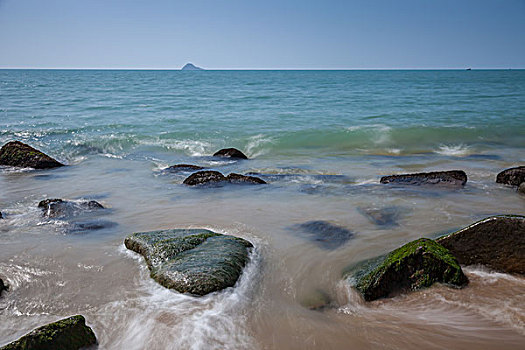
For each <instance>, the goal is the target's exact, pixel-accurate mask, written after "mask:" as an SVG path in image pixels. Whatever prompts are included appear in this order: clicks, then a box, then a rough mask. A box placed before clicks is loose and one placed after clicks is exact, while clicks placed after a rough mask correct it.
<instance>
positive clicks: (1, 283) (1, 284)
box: [0, 278, 7, 295]
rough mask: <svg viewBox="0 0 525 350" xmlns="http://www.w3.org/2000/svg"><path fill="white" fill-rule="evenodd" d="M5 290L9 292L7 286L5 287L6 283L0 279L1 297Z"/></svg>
mask: <svg viewBox="0 0 525 350" xmlns="http://www.w3.org/2000/svg"><path fill="white" fill-rule="evenodd" d="M4 290H7V285H5V284H4V281H3V280H2V279H1V278H0V295H2V292H3V291H4Z"/></svg>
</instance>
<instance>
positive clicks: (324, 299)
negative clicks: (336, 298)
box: [300, 289, 334, 311]
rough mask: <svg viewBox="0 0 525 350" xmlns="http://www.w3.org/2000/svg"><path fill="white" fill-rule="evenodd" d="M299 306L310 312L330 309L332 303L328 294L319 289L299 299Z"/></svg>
mask: <svg viewBox="0 0 525 350" xmlns="http://www.w3.org/2000/svg"><path fill="white" fill-rule="evenodd" d="M300 304H301V305H302V306H303V307H305V308H307V309H310V310H315V311H322V310H325V309H328V308H330V307H332V306H333V304H334V302H333V300H332V298H330V296H329V295H328V293H326V292H325V291H323V290H321V289H315V290H314V291H312V292H310V293H309V294H307V295H306V296H304V297H303V298H301V301H300Z"/></svg>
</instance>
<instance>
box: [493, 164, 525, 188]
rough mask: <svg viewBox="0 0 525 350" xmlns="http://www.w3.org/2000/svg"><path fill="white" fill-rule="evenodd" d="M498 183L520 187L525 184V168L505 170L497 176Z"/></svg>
mask: <svg viewBox="0 0 525 350" xmlns="http://www.w3.org/2000/svg"><path fill="white" fill-rule="evenodd" d="M496 182H497V183H501V184H505V185H512V186H519V185H520V184H521V183H522V182H525V166H518V167H515V168H510V169H506V170H503V171H502V172H501V173H499V174H498V175H497V176H496Z"/></svg>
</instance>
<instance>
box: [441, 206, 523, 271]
mask: <svg viewBox="0 0 525 350" xmlns="http://www.w3.org/2000/svg"><path fill="white" fill-rule="evenodd" d="M436 241H437V242H438V243H439V244H441V245H442V246H444V247H445V248H447V249H448V250H450V252H451V253H452V254H453V255H454V256H455V257H456V258H457V259H458V261H459V263H460V264H462V265H478V264H480V265H486V266H488V267H490V268H492V269H494V270H497V271H502V272H507V273H518V274H522V275H523V274H525V216H520V215H500V216H492V217H488V218H486V219H483V220H481V221H478V222H476V223H474V224H472V225H470V226H468V227H465V228H463V229H461V230H459V231H456V232H453V233H450V234H448V235H445V236H443V237H441V238H438V239H437V240H436Z"/></svg>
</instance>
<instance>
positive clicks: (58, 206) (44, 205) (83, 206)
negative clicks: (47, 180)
mask: <svg viewBox="0 0 525 350" xmlns="http://www.w3.org/2000/svg"><path fill="white" fill-rule="evenodd" d="M38 207H39V208H41V209H42V210H43V212H44V216H47V217H50V218H56V217H65V216H76V215H79V214H81V213H83V212H85V211H92V210H97V209H104V206H103V205H102V204H100V203H99V202H97V201H84V202H70V201H65V200H63V199H58V198H55V199H44V200H43V201H40V203H38Z"/></svg>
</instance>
